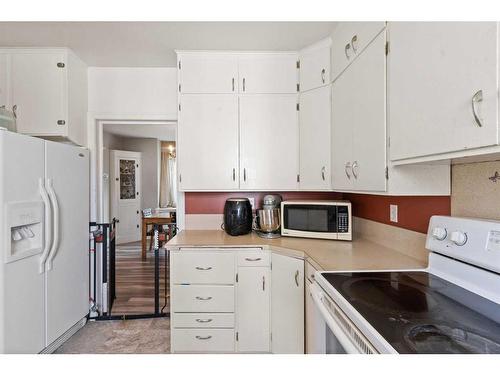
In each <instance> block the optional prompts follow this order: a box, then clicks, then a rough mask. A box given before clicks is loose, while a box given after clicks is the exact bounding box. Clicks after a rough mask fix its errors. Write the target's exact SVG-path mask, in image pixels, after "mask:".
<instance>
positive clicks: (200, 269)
mask: <svg viewBox="0 0 500 375" xmlns="http://www.w3.org/2000/svg"><path fill="white" fill-rule="evenodd" d="M196 269H197V270H198V271H210V270H211V269H212V267H196Z"/></svg>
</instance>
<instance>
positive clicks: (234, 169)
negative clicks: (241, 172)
mask: <svg viewBox="0 0 500 375" xmlns="http://www.w3.org/2000/svg"><path fill="white" fill-rule="evenodd" d="M233 181H236V168H233Z"/></svg>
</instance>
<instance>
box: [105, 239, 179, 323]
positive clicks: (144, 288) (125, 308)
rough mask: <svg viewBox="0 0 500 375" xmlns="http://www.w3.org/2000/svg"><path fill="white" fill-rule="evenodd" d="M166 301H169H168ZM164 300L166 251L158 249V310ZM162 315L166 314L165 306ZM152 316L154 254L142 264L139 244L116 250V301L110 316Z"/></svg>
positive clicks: (129, 244)
mask: <svg viewBox="0 0 500 375" xmlns="http://www.w3.org/2000/svg"><path fill="white" fill-rule="evenodd" d="M167 300H168V299H167ZM165 304H166V299H165V250H162V249H160V309H161V308H162V307H163V306H164V305H165ZM163 311H164V312H168V311H169V307H168V306H166V307H165V308H164V310H163ZM152 313H154V252H153V251H148V252H147V259H146V261H145V262H143V261H142V260H141V243H140V242H133V243H128V244H123V245H117V246H116V299H115V301H114V303H113V308H112V310H111V314H112V315H122V314H152Z"/></svg>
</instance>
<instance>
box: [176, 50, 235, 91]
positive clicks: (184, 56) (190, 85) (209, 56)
mask: <svg viewBox="0 0 500 375" xmlns="http://www.w3.org/2000/svg"><path fill="white" fill-rule="evenodd" d="M177 60H178V61H177V64H178V68H179V88H178V89H179V91H180V92H181V93H184V94H228V93H235V92H238V58H237V56H236V55H234V54H223V53H182V52H179V53H178V57H177Z"/></svg>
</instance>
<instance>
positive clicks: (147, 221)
mask: <svg viewBox="0 0 500 375" xmlns="http://www.w3.org/2000/svg"><path fill="white" fill-rule="evenodd" d="M172 223H173V221H172V218H171V217H165V216H151V217H144V216H143V217H142V260H143V261H145V260H146V247H147V236H148V225H151V226H153V225H154V224H157V225H163V224H172Z"/></svg>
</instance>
